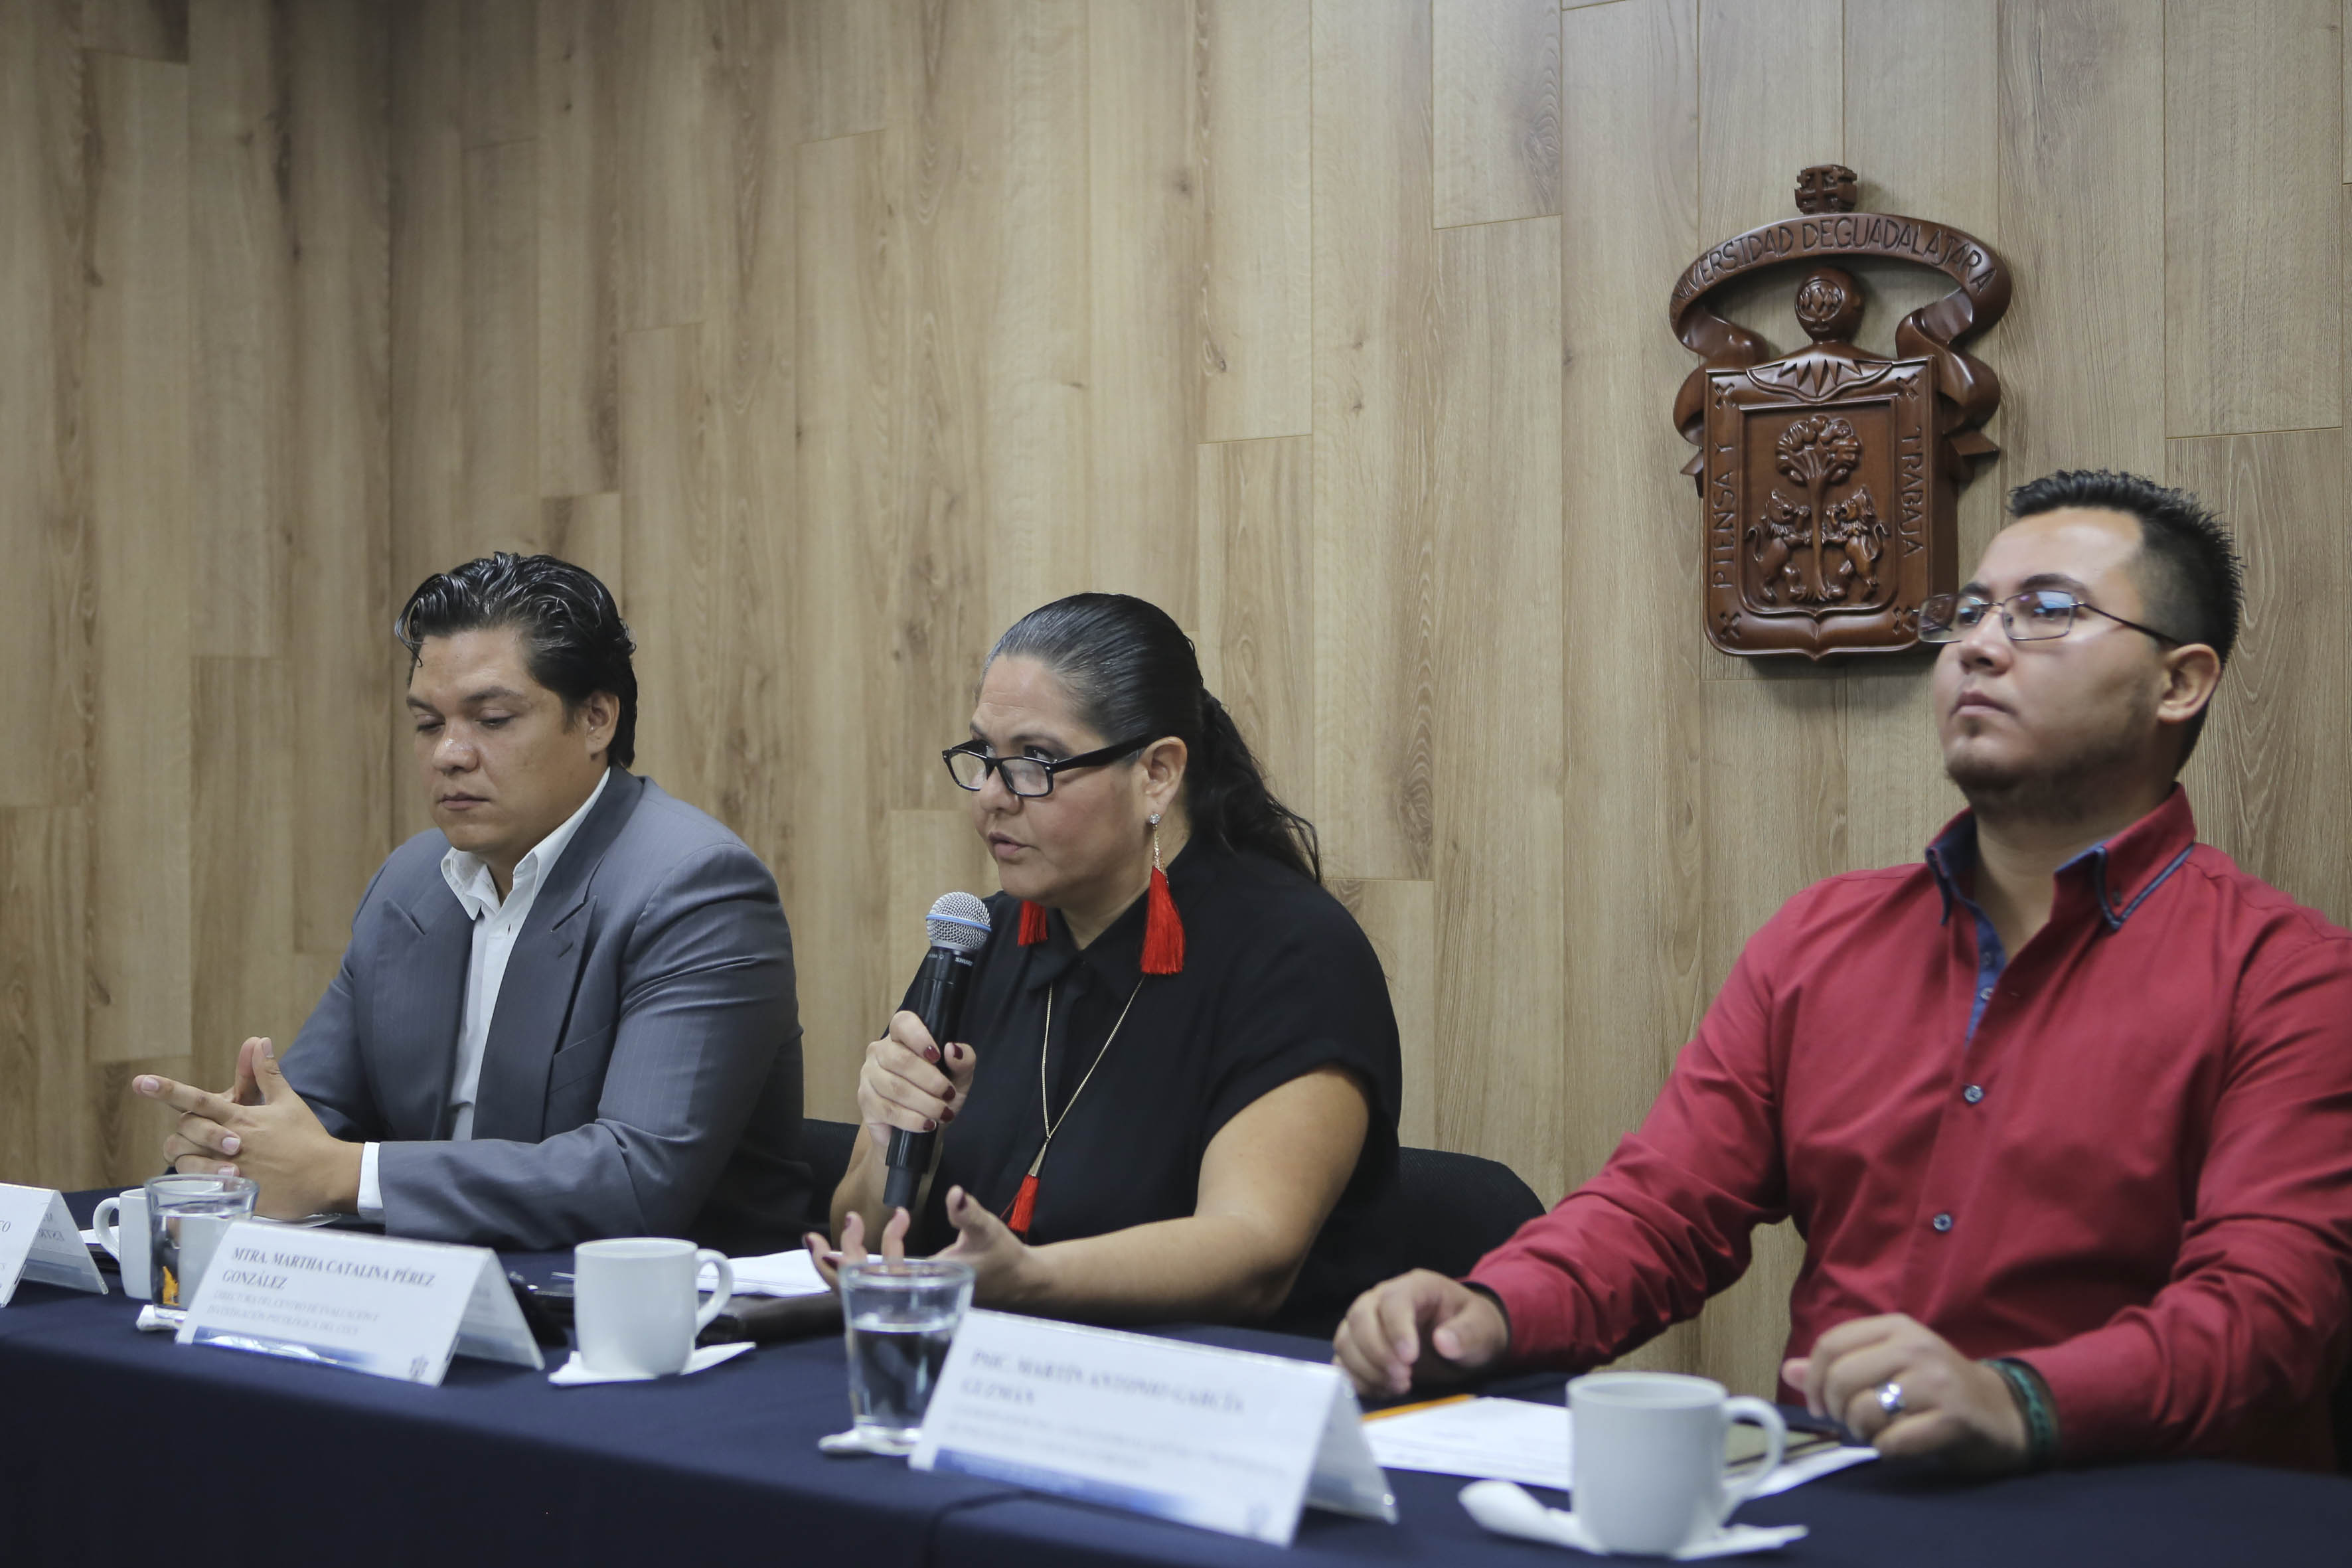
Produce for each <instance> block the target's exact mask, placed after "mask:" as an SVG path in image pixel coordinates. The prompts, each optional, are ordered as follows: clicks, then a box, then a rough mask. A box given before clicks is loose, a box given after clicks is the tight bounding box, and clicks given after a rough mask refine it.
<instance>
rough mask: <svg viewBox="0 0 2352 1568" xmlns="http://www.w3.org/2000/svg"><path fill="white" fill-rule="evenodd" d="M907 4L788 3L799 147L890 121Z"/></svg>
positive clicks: (889, 0) (859, 0)
mask: <svg viewBox="0 0 2352 1568" xmlns="http://www.w3.org/2000/svg"><path fill="white" fill-rule="evenodd" d="M909 8H910V7H909V0H786V16H787V19H788V25H789V27H790V32H789V35H788V48H789V54H790V57H791V59H792V62H793V79H792V83H791V91H790V95H789V96H790V103H789V107H790V108H791V110H793V112H794V114H795V116H796V119H797V121H798V126H799V135H798V136H797V137H796V138H795V140H797V141H802V142H823V141H827V140H830V139H831V138H833V137H835V136H855V135H857V134H859V133H861V132H867V131H879V130H881V129H882V128H883V127H884V126H885V125H886V124H887V123H889V118H888V117H889V110H890V103H891V91H892V84H893V82H894V81H895V80H896V79H897V78H898V71H899V69H900V67H901V65H902V63H903V62H902V61H901V59H900V58H899V55H900V52H901V51H902V49H903V48H904V47H905V42H906V40H905V31H906V28H905V24H906V21H907V19H908V13H909Z"/></svg>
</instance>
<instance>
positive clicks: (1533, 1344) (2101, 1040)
mask: <svg viewBox="0 0 2352 1568" xmlns="http://www.w3.org/2000/svg"><path fill="white" fill-rule="evenodd" d="M1975 845H1976V832H1975V824H1974V821H1973V819H1972V818H1971V817H1970V816H1969V815H1967V814H1965V813H1963V814H1962V815H1961V816H1959V817H1958V818H1956V819H1955V820H1954V822H1953V823H1952V825H1951V826H1949V827H1948V828H1947V829H1946V830H1945V831H1944V833H1943V835H1942V836H1940V837H1938V838H1937V843H1936V845H1935V847H1934V848H1933V849H1931V850H1930V852H1929V855H1928V858H1927V864H1925V865H1920V866H1913V867H1897V868H1891V869H1887V870H1880V871H1861V872H1854V873H1852V874H1849V875H1847V876H1843V877H1835V878H1832V879H1830V880H1828V881H1825V882H1822V883H1819V884H1817V885H1816V886H1814V887H1812V888H1810V889H1806V890H1805V891H1804V892H1802V893H1800V894H1799V895H1797V897H1795V898H1794V899H1792V900H1790V901H1789V903H1788V904H1787V905H1785V906H1784V907H1783V908H1782V909H1781V910H1780V912H1779V913H1778V914H1777V915H1775V916H1774V917H1773V918H1772V920H1771V921H1770V922H1769V924H1767V925H1766V926H1765V927H1764V928H1763V929H1762V930H1761V931H1759V932H1757V934H1756V935H1755V937H1754V938H1753V939H1752V940H1751V941H1750V942H1748V946H1747V949H1746V951H1745V952H1742V953H1741V954H1740V957H1739V962H1738V964H1737V965H1735V966H1734V968H1733V969H1732V972H1731V977H1730V979H1729V980H1728V981H1727V983H1726V984H1725V985H1724V988H1723V992H1722V994H1720V995H1719V996H1717V998H1716V1002H1715V1005H1714V1006H1713V1007H1712V1008H1710V1009H1709V1010H1708V1013H1707V1016H1706V1022H1705V1023H1704V1024H1703V1025H1702V1026H1700V1029H1699V1032H1698V1037H1697V1038H1696V1039H1695V1040H1693V1041H1692V1042H1691V1043H1690V1045H1689V1046H1688V1047H1686V1048H1685V1050H1684V1052H1683V1054H1682V1057H1681V1059H1680V1060H1679V1061H1678V1062H1677V1063H1676V1064H1675V1070H1674V1073H1673V1075H1672V1076H1671V1077H1670V1078H1669V1079H1668V1080H1667V1082H1666V1087H1665V1089H1664V1092H1662V1093H1661V1094H1660V1095H1659V1097H1658V1100H1657V1103H1656V1104H1655V1105H1654V1107H1653V1108H1652V1109H1651V1111H1650V1114H1649V1116H1648V1117H1647V1118H1646V1119H1645V1120H1644V1121H1643V1123H1642V1126H1641V1128H1640V1129H1639V1131H1635V1132H1633V1134H1632V1135H1631V1136H1629V1137H1627V1138H1626V1140H1625V1141H1624V1142H1623V1143H1622V1144H1621V1145H1619V1147H1618V1149H1617V1152H1616V1153H1615V1154H1613V1155H1612V1157H1611V1158H1610V1161H1609V1163H1608V1164H1607V1165H1606V1166H1604V1167H1603V1168H1602V1169H1601V1172H1600V1173H1599V1174H1597V1175H1596V1176H1594V1177H1593V1179H1592V1180H1591V1181H1590V1182H1588V1183H1586V1184H1584V1185H1583V1186H1582V1187H1581V1188H1580V1189H1578V1190H1577V1191H1576V1192H1574V1193H1571V1194H1569V1196H1568V1197H1567V1198H1565V1199H1564V1200H1562V1201H1561V1203H1560V1205H1559V1207H1557V1208H1555V1209H1553V1210H1552V1211H1551V1213H1550V1214H1549V1215H1545V1216H1543V1217H1542V1218H1540V1219H1537V1220H1532V1221H1530V1222H1529V1223H1528V1225H1527V1226H1525V1227H1524V1228H1522V1229H1521V1230H1520V1231H1519V1233H1518V1234H1517V1236H1515V1237H1512V1239H1511V1240H1510V1241H1508V1242H1507V1243H1506V1244H1505V1245H1504V1246H1503V1247H1500V1248H1498V1249H1496V1251H1495V1252H1493V1253H1491V1254H1489V1255H1488V1256H1487V1257H1486V1258H1485V1259H1483V1260H1482V1261H1481V1262H1480V1263H1479V1265H1478V1267H1477V1268H1476V1269H1475V1270H1474V1271H1473V1272H1472V1274H1471V1276H1470V1278H1471V1279H1472V1280H1473V1281H1474V1282H1475V1283H1476V1284H1479V1285H1482V1286H1484V1287H1486V1288H1487V1289H1491V1290H1492V1291H1494V1292H1495V1294H1496V1296H1497V1297H1498V1298H1499V1299H1500V1300H1501V1301H1502V1304H1503V1306H1504V1309H1505V1310H1506V1311H1507V1313H1508V1314H1509V1317H1510V1322H1511V1350H1512V1354H1513V1356H1514V1358H1515V1359H1518V1360H1523V1361H1533V1362H1538V1363H1549V1364H1555V1365H1560V1364H1564V1365H1567V1366H1570V1367H1581V1366H1590V1365H1593V1364H1596V1363H1601V1362H1604V1361H1607V1360H1610V1359H1611V1358H1612V1357H1614V1356H1616V1355H1618V1354H1621V1353H1622V1352H1625V1351H1627V1350H1629V1349H1631V1348H1632V1347H1633V1346H1634V1345H1637V1344H1639V1343H1641V1342H1643V1341H1644V1340H1647V1339H1649V1338H1651V1337H1652V1336H1654V1335H1655V1334H1656V1333H1658V1332H1659V1331H1661V1330H1663V1329H1664V1328H1665V1327H1666V1326H1667V1325H1668V1324H1669V1323H1673V1322H1675V1321H1680V1320H1682V1319H1685V1318H1689V1317H1692V1316H1694V1315H1696V1313H1697V1311H1698V1310H1699V1308H1700V1306H1701V1305H1702V1304H1703V1303H1704V1302H1705V1301H1706V1298H1707V1297H1709V1296H1710V1295H1712V1294H1714V1293H1715V1292H1716V1291H1717V1290H1720V1289H1723V1288H1724V1287H1725V1286H1727V1285H1729V1284H1730V1283H1731V1282H1732V1281H1733V1280H1734V1279H1738V1277H1739V1276H1740V1274H1741V1273H1742V1272H1743V1271H1745V1270H1746V1268H1747V1267H1748V1257H1749V1252H1748V1234H1749V1232H1750V1231H1751V1230H1752V1229H1753V1228H1754V1227H1755V1226H1758V1225H1762V1224H1769V1223H1771V1222H1774V1221H1777V1220H1779V1219H1780V1218H1782V1217H1784V1216H1790V1215H1793V1216H1794V1217H1795V1220H1796V1223H1797V1228H1798V1230H1799V1231H1800V1232H1801V1234H1802V1235H1803V1236H1804V1237H1805V1261H1804V1266H1803V1269H1802V1272H1801V1273H1800V1274H1799V1276H1798V1278H1797V1283H1796V1288H1795V1289H1794V1291H1793V1292H1792V1293H1791V1295H1790V1302H1789V1308H1790V1335H1789V1349H1790V1354H1801V1353H1803V1352H1805V1351H1806V1349H1807V1348H1808V1347H1810V1346H1811V1344H1812V1342H1813V1341H1814V1340H1815V1339H1816V1338H1818V1337H1819V1336H1820V1335H1821V1334H1822V1333H1823V1332H1824V1331H1827V1330H1829V1329H1831V1328H1833V1327H1835V1326H1836V1325H1837V1324H1839V1323H1842V1322H1844V1321H1848V1320H1849V1319H1853V1318H1858V1317H1864V1316H1868V1315H1871V1314H1874V1313H1880V1312H1907V1313H1909V1314H1910V1315H1911V1316H1912V1317H1914V1318H1916V1319H1917V1320H1918V1321H1921V1322H1923V1323H1925V1324H1927V1326H1928V1327H1929V1328H1931V1329H1933V1330H1935V1331H1937V1333H1939V1334H1941V1335H1943V1336H1944V1337H1945V1338H1946V1339H1948V1340H1949V1341H1950V1342H1952V1343H1953V1344H1954V1345H1955V1346H1957V1347H1958V1349H1959V1350H1960V1351H1961V1352H1963V1353H1964V1354H1967V1355H1969V1356H1974V1357H1988V1356H1999V1355H2015V1356H2018V1357H2020V1358H2021V1359H2022V1360H2024V1361H2026V1362H2028V1363H2032V1366H2033V1367H2034V1368H2035V1369H2036V1370H2038V1371H2039V1372H2040V1373H2042V1377H2043V1378H2044V1379H2045V1380H2046V1381H2047V1382H2048V1384H2049V1385H2050V1391H2051V1395H2052V1399H2053V1403H2054V1404H2055V1405H2056V1407H2057V1414H2058V1420H2059V1428H2060V1434H2061V1442H2062V1444H2063V1451H2064V1453H2065V1455H2066V1456H2067V1457H2069V1458H2095V1457H2106V1456H2120V1455H2125V1454H2158V1453H2163V1454H2172V1453H2227V1454H2234V1455H2238V1456H2240V1457H2245V1458H2269V1459H2273V1460H2279V1461H2284V1462H2289V1463H2300V1464H2306V1465H2314V1466H2325V1465H2326V1464H2327V1463H2328V1462H2329V1458H2330V1456H2331V1453H2332V1445H2331V1443H2330V1440H2329V1436H2328V1428H2327V1400H2328V1395H2329V1392H2330V1390H2331V1389H2332V1388H2333V1386H2334V1384H2335V1382H2336V1375H2337V1373H2338V1372H2339V1370H2340V1368H2341V1365H2342V1362H2343V1359H2344V1346H2345V1341H2346V1338H2347V1271H2348V1270H2352V933H2347V931H2342V930H2340V929H2338V928H2337V927H2336V926H2334V925H2331V924H2329V923H2328V922H2327V921H2326V920H2324V919H2322V918H2321V917H2320V916H2319V915H2317V914H2315V913H2314V912H2313V911H2312V910H2307V909H2304V908H2302V907H2300V906H2298V905H2297V904H2295V903H2294V901H2293V900H2290V899H2288V898H2287V897H2286V896H2285V895H2284V894H2283V893H2281V892H2279V891H2278V890H2277V889H2273V888H2272V887H2270V886H2268V885H2267V884H2265V883H2263V882H2261V881H2258V880H2256V879H2253V878H2252V877H2250V876H2248V875H2246V874H2245V873H2244V872H2243V871H2241V870H2240V869H2238V868H2237V867H2236V865H2234V864H2233V863H2232V862H2231V860H2230V858H2228V857H2227V856H2225V855H2223V854H2221V853H2220V852H2219V851H2218V850H2215V849H2213V848H2211V847H2209V846H2205V845H2200V844H2198V843H2197V842H2196V826H2195V824H2194V822H2193V821H2192V820H2191V818H2190V816H2189V803H2188V799H2187V797H2186V796H2185V795H2182V794H2181V793H2180V792H2179V791H2178V790H2175V791H2174V792H2173V794H2172V795H2171V797H2170V798H2169V799H2168V801H2167V802H2166V803H2165V804H2164V805H2162V806H2160V807H2159V808H2158V809H2157V810H2156V811H2154V812H2152V813H2150V814H2149V815H2148V816H2146V817H2144V818H2142V819H2141V820H2140V821H2138V822H2137V823H2135V824H2134V825H2133V826H2131V827H2130V828H2128V829H2126V831H2124V832H2122V833H2120V834H2117V835H2116V837H2114V838H2112V839H2110V840H2108V841H2107V842H2106V843H2105V844H2103V845H2101V846H2099V847H2096V848H2095V849H2092V850H2090V851H2088V852H2086V853H2085V854H2084V855H2082V856H2080V857H2078V858H2075V859H2074V861H2072V862H2070V863H2069V864H2068V865H2067V866H2066V867H2065V868H2063V869H2062V870H2061V871H2060V872H2059V873H2058V877H2057V879H2056V888H2055V900H2054V902H2053V905H2052V908H2051V912H2050V921H2049V923H2048V924H2047V925H2046V926H2045V927H2043V928H2042V931H2039V932H2038V933H2036V934H2035V935H2034V937H2033V938H2032V941H2030V942H2026V943H2025V944H2024V945H2023V947H2022V948H2021V949H2020V950H2019V952H2017V953H2016V954H2015V955H2014V956H2013V957H2010V958H2008V959H2007V960H2006V962H2005V963H2004V960H2003V955H2002V954H2001V953H2000V950H1999V947H2000V944H1999V939H1998V937H1997V936H1995V935H1994V934H1993V931H1992V927H1991V925H1990V922H1988V921H1984V920H1983V918H1982V916H1981V914H1980V912H1979V910H1978V909H1977V907H1976V905H1975V904H1974V903H1973V902H1971V901H1970V900H1969V889H1970V888H1971V886H1972V877H1973V868H1974V862H1975ZM1781 1397H1782V1398H1784V1399H1788V1398H1793V1397H1794V1395H1793V1393H1792V1391H1790V1390H1788V1389H1785V1388H1784V1389H1783V1390H1782V1391H1781Z"/></svg>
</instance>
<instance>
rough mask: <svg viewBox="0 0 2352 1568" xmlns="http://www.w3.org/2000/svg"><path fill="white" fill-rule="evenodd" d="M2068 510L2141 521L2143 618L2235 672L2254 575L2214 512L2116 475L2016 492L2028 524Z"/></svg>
mask: <svg viewBox="0 0 2352 1568" xmlns="http://www.w3.org/2000/svg"><path fill="white" fill-rule="evenodd" d="M2067 507H2092V508H2096V509H2098V510H2103V511H2119V512H2122V513H2124V514H2125V515H2126V516H2127V517H2131V518H2135V519H2137V521H2138V522H2139V550H2140V559H2139V564H2138V569H2137V576H2138V578H2139V585H2140V596H2141V597H2142V598H2143V599H2144V600H2146V601H2147V603H2146V605H2145V606H2144V610H2143V613H2144V614H2145V615H2146V616H2147V619H2148V621H2149V623H2150V624H2151V625H2153V626H2155V627H2156V628H2157V629H2158V631H2161V632H2163V633H2164V634H2166V635H2167V636H2168V637H2178V638H2179V640H2180V641H2182V642H2183V643H2203V644H2205V645H2206V646H2207V647H2210V648H2211V649H2212V650H2213V652H2214V654H2215V655H2216V656H2217V657H2219V658H2220V659H2221V663H2222V665H2223V666H2224V667H2227V665H2228V664H2229V662H2230V654H2231V650H2232V649H2234V648H2235V647H2237V646H2238V623H2239V621H2240V619H2241V618H2242V615H2243V613H2244V608H2245V599H2246V572H2245V567H2244V565H2243V564H2242V563H2241V562H2240V561H2239V559H2238V551H2237V546H2236V545H2235V544H2233V543H2232V542H2231V539H2230V531H2229V530H2228V529H2226V528H2224V527H2223V526H2222V525H2221V519H2220V518H2219V517H2217V516H2215V515H2214V514H2213V511H2212V510H2211V509H2210V507H2208V506H2206V504H2205V503H2204V502H2203V501H2201V500H2198V499H2197V498H2196V497H2195V496H2193V495H2191V494H2189V492H2188V491H2187V490H2180V489H2172V488H2171V487H2170V486H2168V485H2160V484H2158V483H2157V482H2156V481H2155V480H2154V479H2145V478H2142V477H2141V476H2140V475H2138V474H2126V473H2118V472H2116V470H2114V469H2111V468H2062V469H2060V470H2059V471H2058V472H2057V473H2054V474H2045V475H2043V476H2042V478H2040V479H2034V480H2032V482H2030V483H2027V484H2022V485H2020V486H2018V487H2017V488H2016V489H2013V490H2011V491H2010V492H2009V514H2010V516H2011V517H2013V518H2016V519H2018V520H2019V521H2023V520H2024V519H2026V518H2029V517H2039V516H2040V515H2042V513H2043V512H2049V511H2058V510H2062V509H2064V508H2067ZM2208 711H2210V707H2209V709H2208ZM2204 728H2205V714H2203V713H2200V714H2198V715H2197V717H2196V718H2195V719H2193V720H2191V721H2189V731H2188V734H2187V736H2186V738H2185V740H2184V741H2183V742H2182V745H2181V748H2180V760H2181V761H2182V762H2187V761H2188V760H2189V752H2192V751H2194V750H2196V748H2197V737H2198V735H2199V734H2200V732H2201V731H2203V730H2204Z"/></svg>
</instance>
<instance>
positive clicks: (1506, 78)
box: [1431, 0, 1560, 228]
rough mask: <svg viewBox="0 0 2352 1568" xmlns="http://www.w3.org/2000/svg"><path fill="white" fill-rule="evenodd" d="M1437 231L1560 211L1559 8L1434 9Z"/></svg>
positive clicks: (1492, 0)
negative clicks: (1449, 227) (1458, 225)
mask: <svg viewBox="0 0 2352 1568" xmlns="http://www.w3.org/2000/svg"><path fill="white" fill-rule="evenodd" d="M1431 23H1432V26H1431V46H1432V51H1433V73H1432V95H1431V96H1432V107H1433V116H1434V121H1435V124H1434V142H1433V145H1434V150H1435V156H1434V176H1435V177H1434V181H1433V194H1434V196H1435V205H1434V209H1433V210H1434V216H1433V220H1432V221H1433V222H1434V223H1435V225H1436V226H1438V227H1440V228H1444V227H1448V226H1453V225H1455V224H1465V223H1494V222H1496V221H1497V220H1500V219H1505V218H1520V217H1539V216H1545V215H1547V214H1556V213H1558V212H1559V83H1560V74H1559V38H1560V22H1559V5H1558V3H1557V0H1450V3H1449V4H1446V5H1437V6H1434V7H1433V8H1432V17H1431Z"/></svg>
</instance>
